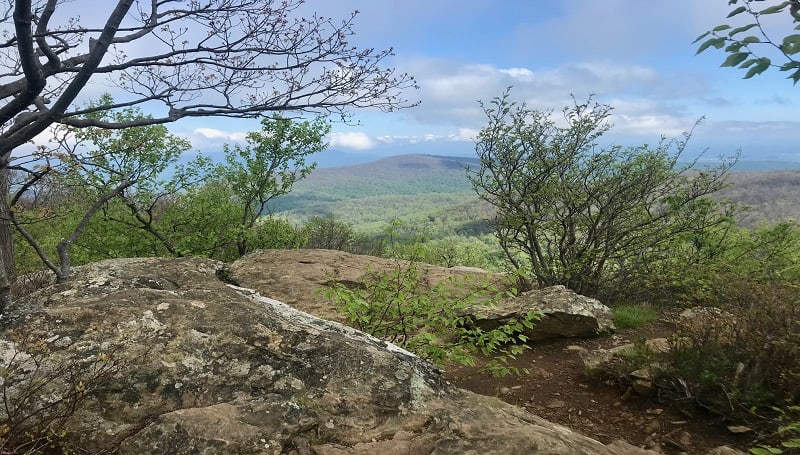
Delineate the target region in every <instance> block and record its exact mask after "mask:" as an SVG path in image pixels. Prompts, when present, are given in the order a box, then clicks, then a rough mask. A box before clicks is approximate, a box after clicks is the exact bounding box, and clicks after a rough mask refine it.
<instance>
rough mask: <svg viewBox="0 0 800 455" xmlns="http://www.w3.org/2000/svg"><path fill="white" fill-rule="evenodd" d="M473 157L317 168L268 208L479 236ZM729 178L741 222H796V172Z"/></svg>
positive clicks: (370, 228) (296, 215)
mask: <svg viewBox="0 0 800 455" xmlns="http://www.w3.org/2000/svg"><path fill="white" fill-rule="evenodd" d="M477 163H478V162H477V160H476V159H472V158H462V157H444V156H431V155H400V156H393V157H389V158H384V159H382V160H378V161H374V162H371V163H366V164H359V165H356V166H345V167H336V168H322V169H317V170H315V171H314V172H312V173H311V175H310V176H309V177H308V178H307V179H306V180H303V181H300V182H298V183H297V184H296V185H295V187H294V189H293V190H292V192H291V193H290V194H289V195H287V196H285V197H283V198H280V200H279V201H278V202H277V203H276V205H275V206H274V207H273V209H274V211H275V212H280V214H281V215H283V216H286V217H288V218H289V219H291V220H293V221H295V222H303V221H305V220H307V219H308V218H309V217H311V216H320V215H326V214H333V215H334V216H335V217H336V218H337V219H340V220H343V221H347V222H349V223H352V224H353V225H354V226H355V227H356V228H357V230H359V231H361V232H365V233H374V232H378V231H380V230H381V229H383V228H384V227H385V226H386V225H387V224H388V223H390V222H391V220H393V219H396V218H399V219H402V220H403V221H405V222H406V223H407V224H410V225H413V226H416V227H417V228H418V229H420V230H425V231H426V232H428V233H429V234H432V235H434V236H443V235H453V234H460V235H476V234H483V233H487V232H489V227H488V225H487V224H486V223H485V221H486V220H487V219H489V218H490V216H491V213H492V209H491V207H490V206H489V205H488V204H486V203H484V202H483V201H480V200H479V199H478V197H477V196H476V195H475V193H474V192H473V190H472V186H471V185H470V183H469V181H468V180H467V178H466V171H465V168H466V167H468V166H473V167H474V166H476V165H477ZM747 168H752V166H748V167H747ZM729 181H730V183H731V186H730V187H729V188H727V189H725V190H723V191H722V192H720V193H719V194H718V195H717V197H718V198H719V199H729V200H732V201H735V202H738V203H740V204H743V205H745V206H747V207H748V209H747V210H746V211H745V212H743V213H741V214H740V215H739V217H738V221H739V223H740V224H741V225H743V226H747V227H754V226H756V225H758V224H759V223H762V222H774V221H777V220H787V219H788V220H795V221H797V220H800V204H798V202H797V201H800V171H798V170H793V171H737V172H731V174H730V177H729Z"/></svg>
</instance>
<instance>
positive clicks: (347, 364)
mask: <svg viewBox="0 0 800 455" xmlns="http://www.w3.org/2000/svg"><path fill="white" fill-rule="evenodd" d="M235 269H236V268H235V267H234V270H235ZM237 273H240V274H241V273H243V271H242V270H239V271H238V272H237ZM227 274H228V273H227V272H226V271H225V270H224V268H223V265H222V264H220V263H217V262H214V261H210V260H204V259H158V258H152V259H128V260H110V261H104V262H99V263H95V264H91V265H88V266H84V267H81V268H78V269H76V271H75V274H74V278H73V280H72V281H71V282H69V283H66V284H61V285H55V286H51V287H49V288H45V289H42V290H40V291H37V292H36V293H34V294H32V295H31V296H29V297H27V298H26V299H23V300H21V301H19V302H17V303H16V304H15V305H13V306H12V307H11V308H10V309H9V311H7V312H6V313H5V314H4V315H3V316H2V319H0V330H1V332H0V337H2V338H3V340H0V351H2V352H0V358H1V359H4V360H5V361H7V362H11V363H13V362H17V363H18V364H17V366H18V368H17V375H16V376H15V377H14V378H13V379H9V380H7V381H9V382H6V383H5V384H4V386H5V387H6V389H7V391H8V392H9V393H11V394H12V401H13V394H14V393H16V394H19V393H23V392H24V387H25V384H26V378H30V377H32V376H36V375H39V376H42V375H44V377H50V378H51V379H50V380H49V383H48V385H47V393H46V394H44V395H42V396H40V397H38V398H37V400H38V401H36V405H37V406H45V405H47V404H48V403H58V402H59V399H61V398H63V397H65V396H67V395H69V394H71V393H73V391H74V390H75V388H76V387H80V388H81V390H82V391H83V392H82V395H81V396H82V397H83V399H82V401H80V405H79V406H78V407H77V408H76V409H75V411H74V415H73V417H72V418H71V419H69V420H67V421H66V423H64V424H63V425H64V427H65V429H66V430H67V431H68V435H71V437H72V444H73V445H74V446H75V447H77V448H82V449H87V450H101V449H114V448H118V452H119V453H120V454H141V453H164V454H189V453H204V454H223V453H226V454H227V453H237V454H278V453H295V454H318V455H327V454H330V455H334V454H337V455H338V454H373V453H380V454H382V455H392V454H455V453H459V454H460V453H481V454H576V455H577V454H599V455H604V454H607V455H611V454H616V455H624V454H646V453H650V452H647V451H644V450H641V449H638V448H635V447H632V446H629V445H627V444H625V443H622V442H617V443H614V444H612V445H609V446H605V445H603V444H601V443H599V442H597V441H595V440H593V439H590V438H587V437H584V436H582V435H579V434H576V433H575V432H573V431H571V430H569V429H567V428H565V427H562V426H559V425H555V424H552V423H549V422H547V421H544V420H543V419H541V418H538V417H536V416H534V415H532V414H530V413H528V412H526V411H525V410H523V409H521V408H518V407H515V406H512V405H508V404H506V403H503V402H501V401H499V400H497V399H495V398H491V397H485V396H479V395H475V394H473V393H470V392H467V391H463V390H460V389H456V388H453V387H450V386H448V385H447V384H443V383H442V381H441V379H440V375H439V371H438V370H437V369H436V368H434V367H432V366H430V365H428V364H426V363H424V362H422V361H420V360H419V359H418V358H416V357H415V356H413V355H411V354H409V353H407V352H405V351H403V350H402V349H399V348H397V347H394V346H392V345H388V344H386V343H384V342H382V341H379V340H377V339H374V338H371V337H369V336H367V335H365V334H363V333H361V332H358V331H355V330H353V329H350V328H348V327H345V326H343V325H340V324H338V323H335V322H328V321H325V320H322V319H319V318H316V317H313V316H310V315H308V314H306V313H303V312H300V311H297V310H295V309H293V308H291V307H289V306H287V305H285V304H283V303H280V302H278V301H276V300H272V299H270V298H266V297H262V296H261V295H259V294H258V293H256V292H254V291H252V290H250V289H245V288H241V287H238V286H234V285H231V284H228V283H225V282H223V281H222V280H220V279H219V275H227ZM10 359H16V360H10ZM59 368H61V370H59ZM59 371H60V372H61V373H59V374H58V375H52V373H53V372H59ZM98 372H99V373H98ZM96 373H97V374H96ZM48 374H50V375H51V376H47V375H48ZM0 412H5V411H0Z"/></svg>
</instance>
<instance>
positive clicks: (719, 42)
mask: <svg viewBox="0 0 800 455" xmlns="http://www.w3.org/2000/svg"><path fill="white" fill-rule="evenodd" d="M725 39H726V38H725V37H719V38H711V39H709V40H707V41H705V42H703V44H701V45H700V47H699V48H697V52H695V55H697V54H699V53H701V52H703V51H704V50H706V49H708V48H709V47H711V46H714V47H715V48H717V49H722V47H723V46H725Z"/></svg>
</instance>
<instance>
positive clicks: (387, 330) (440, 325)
mask: <svg viewBox="0 0 800 455" xmlns="http://www.w3.org/2000/svg"><path fill="white" fill-rule="evenodd" d="M331 281H332V282H333V284H332V285H331V286H330V287H329V288H328V289H327V290H326V291H325V296H326V297H327V298H329V299H331V300H333V301H334V302H335V303H336V304H337V305H338V306H339V307H340V308H341V311H342V312H343V313H344V315H345V317H346V318H347V320H348V321H349V322H350V323H351V324H352V325H353V326H354V327H356V328H358V329H360V330H363V331H364V332H367V333H369V334H371V335H373V336H375V337H378V338H380V339H383V340H386V341H389V342H392V343H395V344H397V345H399V346H401V347H403V348H406V349H408V350H410V351H412V352H414V353H415V354H417V355H419V356H420V357H422V358H424V359H427V360H430V361H433V362H436V363H439V364H441V363H443V362H445V361H452V362H456V363H460V364H464V365H473V364H474V363H475V357H474V356H475V354H476V353H480V354H482V355H485V356H491V357H492V361H491V362H489V363H488V365H487V366H486V371H489V372H491V373H492V374H493V375H496V376H503V375H506V374H509V373H516V374H519V373H520V370H519V369H517V367H514V366H512V365H511V364H510V361H511V360H513V359H514V357H515V356H516V355H518V354H519V353H520V352H521V351H522V349H524V346H523V345H519V344H516V343H524V342H525V341H526V336H525V335H524V334H523V332H524V331H525V330H526V329H530V328H532V327H533V323H534V322H535V321H536V320H537V319H538V315H536V314H533V313H531V314H528V315H527V317H525V318H523V319H521V320H516V319H514V320H510V321H508V322H507V323H506V324H504V325H502V326H501V327H499V328H497V329H494V330H490V331H485V330H482V329H480V328H478V327H475V326H473V325H472V324H471V321H470V319H469V317H468V316H466V315H465V313H466V310H467V308H468V307H470V306H473V305H491V304H492V303H491V302H492V301H493V299H495V298H500V297H503V296H506V295H507V293H498V292H497V290H496V289H495V288H494V287H493V286H491V285H489V283H478V282H475V278H474V277H468V276H467V277H464V278H462V279H457V280H455V279H454V280H446V281H442V282H439V283H431V282H429V281H428V277H427V275H426V272H425V270H424V269H422V268H421V266H420V264H419V263H417V262H413V261H404V262H398V263H397V266H396V268H395V269H394V270H392V271H390V272H384V273H380V272H369V273H367V274H366V275H365V276H364V278H362V279H361V280H360V281H359V282H358V283H355V284H351V285H350V286H347V285H345V284H344V283H338V282H336V278H335V277H331Z"/></svg>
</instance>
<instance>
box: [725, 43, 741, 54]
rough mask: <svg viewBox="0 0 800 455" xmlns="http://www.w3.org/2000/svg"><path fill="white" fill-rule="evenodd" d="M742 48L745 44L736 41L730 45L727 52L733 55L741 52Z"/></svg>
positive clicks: (726, 49)
mask: <svg viewBox="0 0 800 455" xmlns="http://www.w3.org/2000/svg"><path fill="white" fill-rule="evenodd" d="M742 46H744V43H740V42H738V41H734V42H733V43H731V44H729V45H728V47H726V48H725V52H728V53H731V54H733V53H736V52H739V49H741V48H742Z"/></svg>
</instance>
